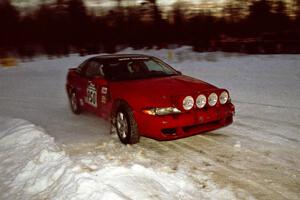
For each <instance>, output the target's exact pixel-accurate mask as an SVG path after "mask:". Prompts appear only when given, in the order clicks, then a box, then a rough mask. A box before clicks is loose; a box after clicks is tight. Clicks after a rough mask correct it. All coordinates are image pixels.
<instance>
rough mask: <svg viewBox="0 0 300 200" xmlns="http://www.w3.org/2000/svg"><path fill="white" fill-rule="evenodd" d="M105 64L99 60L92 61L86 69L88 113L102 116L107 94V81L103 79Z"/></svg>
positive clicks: (86, 103)
mask: <svg viewBox="0 0 300 200" xmlns="http://www.w3.org/2000/svg"><path fill="white" fill-rule="evenodd" d="M102 67H103V64H102V63H101V62H100V61H98V60H90V61H89V62H88V63H87V66H86V68H85V79H86V81H85V95H84V103H85V107H86V109H87V110H88V111H90V112H94V113H96V114H98V115H102V112H103V102H104V101H106V99H103V97H106V94H107V81H106V80H105V79H104V77H103V72H102Z"/></svg>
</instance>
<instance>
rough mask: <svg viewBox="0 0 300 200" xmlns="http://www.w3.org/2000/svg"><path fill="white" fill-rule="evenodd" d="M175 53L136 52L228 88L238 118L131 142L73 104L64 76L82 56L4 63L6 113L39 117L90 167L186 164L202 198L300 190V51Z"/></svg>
mask: <svg viewBox="0 0 300 200" xmlns="http://www.w3.org/2000/svg"><path fill="white" fill-rule="evenodd" d="M126 52H132V51H131V50H130V49H129V50H126ZM167 52H168V51H167V50H157V51H155V50H147V51H136V53H145V54H151V55H154V56H158V57H160V58H162V59H164V60H165V61H167V62H169V63H170V64H172V65H173V66H175V67H176V68H177V69H178V70H181V71H182V72H183V73H184V74H187V75H191V76H194V77H197V78H200V79H202V80H204V81H207V82H210V83H213V84H215V85H217V86H220V87H224V88H228V89H229V91H230V92H231V96H232V99H233V103H234V104H235V105H236V109H237V114H236V116H235V120H234V121H235V122H234V124H233V125H231V126H229V127H227V128H224V129H220V130H217V131H213V132H210V133H206V134H202V135H198V136H194V137H190V138H185V139H181V140H176V141H168V142H157V141H155V140H151V139H147V138H142V140H141V142H140V143H139V144H137V145H134V146H124V145H122V144H121V143H120V142H119V141H118V139H117V136H115V135H109V134H108V132H109V130H108V129H109V124H108V123H107V122H105V121H103V120H102V119H99V118H97V117H95V116H93V115H91V114H86V113H85V114H82V115H79V116H75V115H73V114H72V113H71V111H70V109H69V106H68V101H67V97H66V94H65V87H64V84H65V76H66V72H67V69H68V68H69V67H72V66H76V65H78V64H79V63H80V62H81V61H82V60H84V59H85V58H82V57H77V56H70V57H67V58H60V59H55V60H47V59H43V58H40V59H39V60H37V61H33V62H26V63H21V64H20V65H19V66H18V67H16V68H10V69H0V92H1V95H0V116H5V117H10V118H21V119H26V120H28V121H30V122H32V123H34V124H36V125H38V126H41V127H42V128H44V129H45V130H46V132H47V133H48V134H49V135H51V136H52V137H54V138H55V141H56V142H57V143H58V144H59V146H60V147H61V148H62V149H63V150H65V151H66V152H67V154H68V155H70V157H71V159H72V160H73V161H74V162H75V163H76V164H78V165H80V166H83V167H84V168H86V169H89V170H92V169H94V168H95V166H98V168H99V166H102V168H104V166H110V165H112V163H113V165H114V166H132V165H134V164H138V165H141V166H145V167H151V168H153V169H155V170H158V171H162V172H165V173H170V174H172V173H176V172H180V174H184V175H186V176H187V177H189V178H190V179H191V180H192V182H193V185H194V186H195V188H197V190H199V191H200V192H201V193H199V194H198V193H195V194H194V196H193V195H191V196H190V199H193V197H195V195H197V194H198V195H202V196H201V198H203V199H234V198H236V199H251V198H256V199H300V100H299V97H300V56H299V55H259V56H255V55H238V54H225V53H193V52H191V51H189V50H188V49H187V48H182V49H176V50H175V51H174V55H175V56H174V57H173V60H169V61H168V60H166V56H167V55H168V53H167ZM187 58H189V59H187ZM0 186H1V185H0ZM0 191H1V190H0ZM184 194H186V193H184ZM124 195H125V196H126V194H125V193H124ZM152 195H155V194H152ZM127 197H130V196H127ZM179 197H180V196H179ZM130 198H131V197H130ZM125 199H126V198H125ZM158 199H159V198H158ZM179 199H180V198H179ZM182 199H185V198H182Z"/></svg>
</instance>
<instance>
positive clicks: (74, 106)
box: [70, 92, 81, 115]
mask: <svg viewBox="0 0 300 200" xmlns="http://www.w3.org/2000/svg"><path fill="white" fill-rule="evenodd" d="M70 105H71V110H72V112H73V113H74V114H76V115H78V114H80V112H81V111H80V105H79V101H78V97H77V94H76V92H72V93H71V95H70Z"/></svg>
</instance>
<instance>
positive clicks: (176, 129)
mask: <svg viewBox="0 0 300 200" xmlns="http://www.w3.org/2000/svg"><path fill="white" fill-rule="evenodd" d="M234 113H235V108H234V105H233V104H232V103H227V104H225V105H217V106H215V107H209V108H204V109H200V110H196V109H192V110H191V111H189V112H186V113H181V114H174V115H166V116H150V115H147V114H144V113H142V112H135V118H136V121H137V124H138V127H139V131H140V134H141V135H142V136H145V137H149V138H153V139H156V140H173V139H178V138H183V137H188V136H192V135H196V134H199V133H201V132H207V131H211V130H215V129H218V128H221V127H224V126H228V125H230V124H231V123H232V122H233V115H234Z"/></svg>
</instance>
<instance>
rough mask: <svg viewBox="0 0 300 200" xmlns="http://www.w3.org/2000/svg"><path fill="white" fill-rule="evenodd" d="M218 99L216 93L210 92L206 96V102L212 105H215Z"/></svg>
mask: <svg viewBox="0 0 300 200" xmlns="http://www.w3.org/2000/svg"><path fill="white" fill-rule="evenodd" d="M217 101H218V95H217V94H216V93H211V94H210V95H209V96H208V104H209V105H210V106H214V105H216V103H217Z"/></svg>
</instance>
